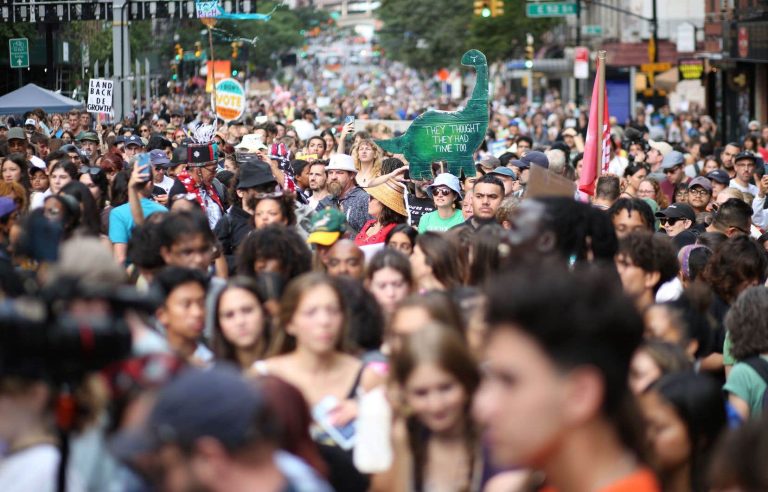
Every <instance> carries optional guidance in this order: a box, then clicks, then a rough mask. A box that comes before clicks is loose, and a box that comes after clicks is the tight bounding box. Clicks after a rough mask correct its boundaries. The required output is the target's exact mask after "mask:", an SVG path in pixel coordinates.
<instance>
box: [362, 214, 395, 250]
mask: <svg viewBox="0 0 768 492" xmlns="http://www.w3.org/2000/svg"><path fill="white" fill-rule="evenodd" d="M374 224H376V219H371V220H369V221H368V222H366V223H365V224H364V225H363V228H362V230H360V233H359V234H358V235H357V236H355V244H357V245H358V246H365V245H367V244H379V243H383V242H384V240H385V239H386V238H387V234H388V233H389V231H391V230H392V229H394V228H395V226H396V225H397V224H394V223H392V224H387V225H385V226H384V227H382V228H381V230H380V231H379V232H377V233H376V234H374V235H372V236H368V234H367V232H368V229H370V228H371V226H373V225H374Z"/></svg>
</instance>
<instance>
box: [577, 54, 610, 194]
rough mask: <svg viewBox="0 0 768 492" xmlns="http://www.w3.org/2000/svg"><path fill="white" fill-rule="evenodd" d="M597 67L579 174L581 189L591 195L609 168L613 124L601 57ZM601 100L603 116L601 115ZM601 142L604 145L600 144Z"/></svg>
mask: <svg viewBox="0 0 768 492" xmlns="http://www.w3.org/2000/svg"><path fill="white" fill-rule="evenodd" d="M596 68H597V76H596V77H595V85H594V87H593V88H592V101H591V102H590V104H589V124H588V126H587V141H586V142H585V143H584V161H583V162H584V164H583V166H582V168H581V174H580V176H579V191H582V192H584V193H586V194H587V195H590V196H593V195H594V194H595V185H596V183H597V178H599V177H600V174H602V173H604V172H605V171H607V170H608V163H609V162H610V155H611V147H610V145H611V142H610V138H611V124H610V122H609V121H608V93H607V92H606V90H605V66H604V65H603V60H601V59H600V57H598V58H597V67H596ZM601 92H602V94H601ZM601 96H602V97H601ZM601 102H602V110H603V111H602V113H603V114H602V118H600V116H599V114H600V113H599V106H600V103H601ZM601 124H602V125H601ZM598 125H601V126H602V132H598ZM600 137H602V138H600ZM601 143H602V145H600V144H601ZM598 169H599V171H598Z"/></svg>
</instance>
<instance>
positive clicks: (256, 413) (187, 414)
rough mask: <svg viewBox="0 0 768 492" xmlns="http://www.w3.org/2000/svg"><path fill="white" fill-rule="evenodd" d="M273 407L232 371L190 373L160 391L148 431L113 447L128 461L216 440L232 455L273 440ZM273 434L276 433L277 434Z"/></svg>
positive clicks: (129, 434)
mask: <svg viewBox="0 0 768 492" xmlns="http://www.w3.org/2000/svg"><path fill="white" fill-rule="evenodd" d="M268 415H269V412H268V408H267V405H266V402H265V399H264V397H263V395H262V393H261V392H260V391H259V390H258V389H256V388H255V387H254V386H253V385H250V384H248V383H247V382H246V381H245V379H244V378H243V377H242V376H241V375H240V373H239V372H238V371H237V370H236V369H235V368H234V367H232V366H228V365H218V366H214V367H211V368H207V369H197V368H190V369H187V370H186V371H183V372H181V373H180V374H179V375H178V376H177V377H176V378H175V379H172V380H171V381H170V382H169V383H168V384H167V385H166V386H165V387H164V388H163V389H162V390H160V392H159V394H158V397H157V400H156V401H155V404H154V407H153V408H152V411H151V412H150V414H149V417H148V418H147V421H146V423H145V425H144V426H143V428H141V429H137V430H133V431H124V432H121V433H119V434H117V435H116V436H115V438H114V439H113V440H112V441H111V443H110V448H111V449H112V451H113V452H114V453H115V455H116V456H117V457H118V458H120V459H123V460H130V459H132V458H134V457H135V456H136V455H138V454H140V453H144V452H150V451H153V450H157V449H159V448H160V447H161V446H162V445H163V444H171V443H173V444H177V445H179V446H181V447H183V448H189V447H192V446H193V445H194V444H195V442H196V441H197V440H198V439H200V438H203V437H212V438H214V439H216V440H217V441H219V442H220V443H221V444H222V445H223V446H224V447H225V448H227V449H229V450H233V449H238V448H240V447H241V446H243V445H245V444H247V443H249V442H251V441H252V440H253V439H254V438H256V437H259V436H264V435H265V434H266V435H269V434H270V431H269V430H268V429H267V428H266V427H264V428H255V427H254V426H256V425H258V423H260V424H261V425H265V426H266V425H268V424H269V420H270V419H269V418H267V416H268ZM274 431H275V429H272V430H271V432H274Z"/></svg>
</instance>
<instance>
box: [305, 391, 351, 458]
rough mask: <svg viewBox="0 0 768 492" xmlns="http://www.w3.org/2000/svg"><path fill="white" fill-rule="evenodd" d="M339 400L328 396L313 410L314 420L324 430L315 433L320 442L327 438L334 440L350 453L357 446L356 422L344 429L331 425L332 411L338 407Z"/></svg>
mask: <svg viewBox="0 0 768 492" xmlns="http://www.w3.org/2000/svg"><path fill="white" fill-rule="evenodd" d="M338 404H339V400H338V398H336V397H335V396H326V397H325V398H323V399H322V400H320V402H319V403H318V404H317V405H315V406H314V407H313V408H312V418H314V420H315V422H316V423H317V425H318V426H319V427H320V429H322V430H321V431H320V432H315V437H316V438H317V439H318V440H323V438H324V437H325V436H327V437H329V438H330V439H331V440H333V441H334V442H335V443H336V444H338V446H339V447H340V448H341V449H343V450H345V451H349V450H351V449H352V448H353V447H354V446H355V421H354V420H352V421H351V422H349V423H347V424H345V425H344V426H342V427H336V426H334V425H333V424H332V423H331V411H332V410H333V409H334V408H336V406H338Z"/></svg>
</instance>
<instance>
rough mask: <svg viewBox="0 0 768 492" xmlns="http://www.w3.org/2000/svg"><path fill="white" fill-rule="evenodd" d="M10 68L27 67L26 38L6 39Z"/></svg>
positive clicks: (27, 49)
mask: <svg viewBox="0 0 768 492" xmlns="http://www.w3.org/2000/svg"><path fill="white" fill-rule="evenodd" d="M8 49H9V51H10V59H11V68H27V67H29V40H28V39H27V38H13V39H9V40H8Z"/></svg>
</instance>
